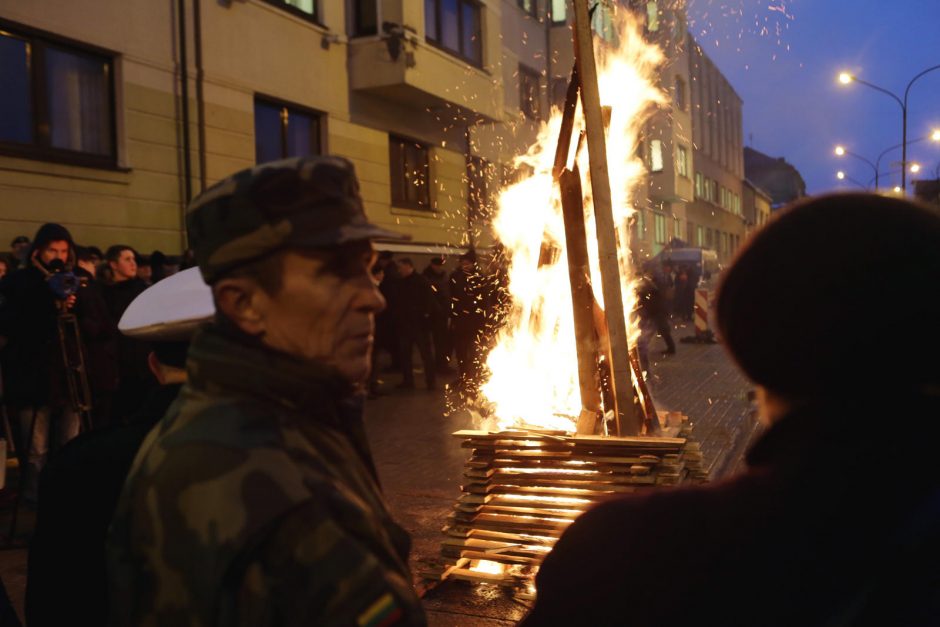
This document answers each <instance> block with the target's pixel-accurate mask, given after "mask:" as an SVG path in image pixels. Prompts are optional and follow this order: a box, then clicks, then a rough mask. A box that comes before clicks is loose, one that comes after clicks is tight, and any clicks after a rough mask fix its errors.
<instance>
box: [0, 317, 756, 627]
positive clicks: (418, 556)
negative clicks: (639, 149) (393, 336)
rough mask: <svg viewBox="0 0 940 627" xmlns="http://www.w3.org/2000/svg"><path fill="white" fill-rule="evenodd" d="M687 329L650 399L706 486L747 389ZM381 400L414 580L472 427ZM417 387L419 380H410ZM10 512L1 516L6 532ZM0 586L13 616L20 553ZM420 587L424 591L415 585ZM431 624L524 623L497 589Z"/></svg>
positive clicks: (457, 586) (742, 437)
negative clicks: (685, 440) (461, 434)
mask: <svg viewBox="0 0 940 627" xmlns="http://www.w3.org/2000/svg"><path fill="white" fill-rule="evenodd" d="M692 333H693V331H692V329H691V327H682V326H680V327H678V328H677V329H676V331H675V332H674V337H675V338H676V340H677V345H678V354H676V355H673V356H669V357H663V358H659V357H658V355H659V352H658V351H660V350H662V345H661V342H660V341H659V340H654V342H653V345H652V346H651V356H656V357H653V366H652V371H653V376H652V380H651V383H650V385H651V390H652V393H653V396H654V398H655V400H656V402H657V406H658V407H659V408H660V409H669V410H674V411H681V412H683V413H684V414H687V415H688V416H690V417H691V419H692V421H693V422H694V424H695V428H694V435H695V437H696V439H698V440H699V441H700V442H701V443H702V451H703V453H704V455H705V461H706V464H707V466H708V468H709V471H710V474H711V476H712V478H713V479H714V478H719V477H721V476H724V475H726V474H728V473H729V472H733V471H734V470H735V469H736V468H737V467H738V466H739V465H740V463H741V459H742V456H743V452H744V450H745V449H746V446H747V444H748V442H749V441H750V440H751V439H752V438H753V436H754V434H755V433H756V425H755V422H754V420H753V417H752V413H751V403H750V402H749V400H748V395H747V394H748V390H749V385H748V383H747V381H746V380H745V379H744V378H743V377H742V376H741V374H740V373H738V371H737V370H736V369H735V368H734V366H733V365H732V364H731V362H730V360H729V359H728V358H727V357H726V355H725V354H724V351H723V350H722V348H721V347H720V346H718V345H695V344H684V343H682V342H679V339H680V338H682V337H683V336H686V335H690V334H692ZM384 378H385V379H386V381H387V382H386V384H385V389H387V391H388V395H387V396H383V397H380V398H378V399H375V400H373V401H370V402H369V404H368V405H367V409H366V422H367V428H368V431H369V438H370V441H371V444H372V450H373V454H374V456H375V460H376V465H377V467H378V471H379V476H380V478H381V480H382V483H383V486H384V489H385V493H386V495H387V497H388V501H389V503H390V506H391V508H392V510H393V513H394V514H395V516H396V518H397V519H398V520H399V521H400V522H401V523H402V524H403V525H404V526H405V527H406V528H407V529H408V531H409V532H410V533H411V534H412V537H413V539H414V546H413V551H412V556H413V557H412V569H413V571H414V572H415V573H418V572H420V571H421V569H422V568H423V567H424V566H425V565H427V564H430V563H434V562H436V561H437V560H438V555H439V551H440V542H441V539H442V537H443V535H442V532H441V528H442V527H443V525H444V523H445V522H446V520H447V516H448V515H449V513H450V511H451V509H452V507H453V505H454V501H455V500H456V499H457V497H458V496H459V495H460V484H461V476H462V474H463V464H464V462H465V460H466V456H467V450H466V449H462V448H460V442H459V440H457V439H456V438H453V437H452V436H451V434H452V433H453V432H454V431H457V430H459V429H466V428H472V427H473V425H472V424H470V421H469V418H468V417H467V415H466V414H460V413H457V414H453V415H449V416H448V415H445V403H444V394H443V392H440V391H438V392H429V391H427V390H423V389H420V388H419V389H417V390H413V391H412V390H409V391H401V390H397V389H395V388H394V384H395V383H397V382H398V379H399V377H398V375H397V374H388V375H385V377H384ZM416 379H417V380H418V381H421V380H422V379H423V378H422V377H420V376H419V377H416ZM8 516H9V511H2V512H0V525H2V527H3V529H4V530H5V529H6V525H7V523H8V521H9V518H8ZM19 528H20V529H21V533H20V534H18V535H19V536H20V538H21V539H25V537H28V534H29V531H30V530H31V528H32V516H31V515H30V514H29V513H26V514H25V515H24V517H23V519H22V520H21V524H20V527H19ZM0 577H2V578H3V582H4V584H5V585H6V587H7V590H8V592H9V595H10V597H11V599H12V601H13V603H14V605H15V606H16V607H17V610H18V611H19V612H20V615H21V616H22V603H23V593H24V591H25V584H26V550H25V549H15V550H7V551H0ZM418 585H419V587H421V588H422V589H423V588H424V587H425V584H424V583H423V582H420V581H419V582H418ZM424 601H425V607H426V608H427V610H428V617H429V621H430V624H431V625H433V626H438V625H461V626H468V627H476V626H489V625H511V624H514V623H515V622H516V621H518V620H519V619H520V618H521V617H522V616H524V614H525V611H526V606H525V605H524V604H521V603H520V602H518V601H515V600H513V599H512V598H510V597H509V596H507V595H506V594H504V593H503V592H502V591H501V590H499V589H495V588H492V587H489V586H471V585H469V584H465V583H463V582H446V583H444V584H441V585H439V586H437V587H436V588H433V589H429V590H427V591H426V592H425V596H424Z"/></svg>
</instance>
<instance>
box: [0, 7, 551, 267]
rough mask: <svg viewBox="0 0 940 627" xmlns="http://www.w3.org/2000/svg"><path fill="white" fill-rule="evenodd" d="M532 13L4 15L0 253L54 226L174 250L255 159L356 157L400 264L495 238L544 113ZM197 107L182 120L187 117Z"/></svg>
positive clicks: (126, 10)
mask: <svg viewBox="0 0 940 627" xmlns="http://www.w3.org/2000/svg"><path fill="white" fill-rule="evenodd" d="M546 20H547V11H546V5H545V4H544V3H543V2H535V1H534V0H533V2H529V1H528V0H526V1H524V0H503V1H488V2H485V3H481V2H477V1H476V0H425V1H418V0H227V1H226V0H211V1H210V0H164V1H162V2H134V3H127V2H125V1H123V0H78V1H76V0H31V1H30V2H22V1H21V0H0V78H2V81H3V84H4V85H5V87H4V93H3V94H2V95H0V113H2V115H0V118H2V119H0V246H2V245H5V242H7V241H9V240H10V239H12V238H13V237H14V236H15V235H19V234H26V235H28V236H32V234H33V233H34V232H35V230H36V228H37V227H38V226H39V225H40V224H42V223H43V222H47V221H58V222H61V223H63V224H65V225H66V226H68V227H69V228H70V229H71V231H72V233H73V235H74V237H75V238H76V240H77V241H79V242H81V243H84V244H89V245H97V246H101V247H104V246H107V245H110V244H113V243H117V242H120V243H126V244H130V245H132V246H135V247H136V248H138V249H140V250H142V251H150V250H153V249H161V250H163V251H164V252H166V253H168V254H172V253H176V252H179V251H180V250H182V249H183V248H184V247H185V245H186V241H185V229H184V227H183V224H184V211H185V206H186V204H187V202H188V200H189V199H190V198H191V197H193V196H194V195H196V194H198V193H199V192H200V191H201V190H202V189H205V188H206V187H207V186H210V185H212V184H213V183H214V182H216V181H218V180H220V179H221V178H223V177H225V176H227V175H229V174H231V173H233V172H235V171H237V170H239V169H242V168H245V167H249V166H251V165H253V164H254V163H256V162H259V161H267V160H270V159H276V158H280V157H286V156H293V155H299V154H311V153H313V154H316V153H332V154H338V155H343V156H346V157H348V158H349V159H351V160H352V161H353V162H354V163H355V165H356V168H357V171H358V173H359V177H360V180H361V185H362V194H363V198H364V200H365V203H366V210H367V212H368V214H369V215H370V217H371V218H372V219H373V220H374V221H376V222H378V223H380V224H382V225H384V226H387V227H389V228H393V229H397V230H400V231H404V232H407V233H410V234H411V235H412V237H413V242H412V243H411V244H408V245H405V246H404V248H402V247H401V246H399V247H398V248H396V250H411V251H413V252H422V251H423V252H456V251H458V250H464V249H466V247H468V246H470V245H477V246H479V245H483V246H485V245H486V244H487V243H488V235H487V230H486V228H485V223H486V218H487V214H488V211H489V210H490V208H491V199H492V196H493V194H492V192H493V190H494V188H495V187H496V186H497V185H498V184H499V183H500V180H501V178H505V177H506V176H511V172H509V170H508V169H507V167H506V164H509V163H511V159H512V157H513V156H515V154H517V153H518V151H519V150H521V149H522V148H524V147H525V145H526V144H527V143H528V142H529V141H531V139H532V138H534V136H535V131H536V129H537V122H538V120H539V119H541V118H542V117H543V116H545V115H546V113H547V107H548V100H547V96H546V90H545V76H546V75H547V63H548V60H549V58H550V55H548V54H546V45H547V43H548V38H547V33H548V29H547V25H546V24H547V23H546ZM184 103H185V105H186V106H184Z"/></svg>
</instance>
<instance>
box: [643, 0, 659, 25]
mask: <svg viewBox="0 0 940 627" xmlns="http://www.w3.org/2000/svg"><path fill="white" fill-rule="evenodd" d="M646 30H648V31H649V32H651V33H655V32H656V31H658V30H659V6H658V5H657V3H656V2H655V0H651V1H650V2H647V3H646Z"/></svg>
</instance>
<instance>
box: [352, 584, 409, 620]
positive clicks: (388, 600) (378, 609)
mask: <svg viewBox="0 0 940 627" xmlns="http://www.w3.org/2000/svg"><path fill="white" fill-rule="evenodd" d="M401 615H402V612H401V608H400V607H398V604H397V603H396V602H395V597H393V596H392V594H391V593H390V592H386V593H385V594H383V595H382V596H380V597H379V598H378V599H377V600H376V601H375V603H373V604H372V605H370V606H369V609H367V610H366V611H365V612H363V613H362V614H360V615H359V618H358V619H357V620H356V624H358V625H359V627H386V626H387V625H394V624H395V623H396V622H397V621H398V619H399V618H401Z"/></svg>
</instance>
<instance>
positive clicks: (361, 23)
mask: <svg viewBox="0 0 940 627" xmlns="http://www.w3.org/2000/svg"><path fill="white" fill-rule="evenodd" d="M376 2H378V0H353V7H352V9H353V36H354V37H368V36H369V35H376V34H378V32H379V25H378V15H379V14H378V10H377V9H378V7H377V6H376Z"/></svg>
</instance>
